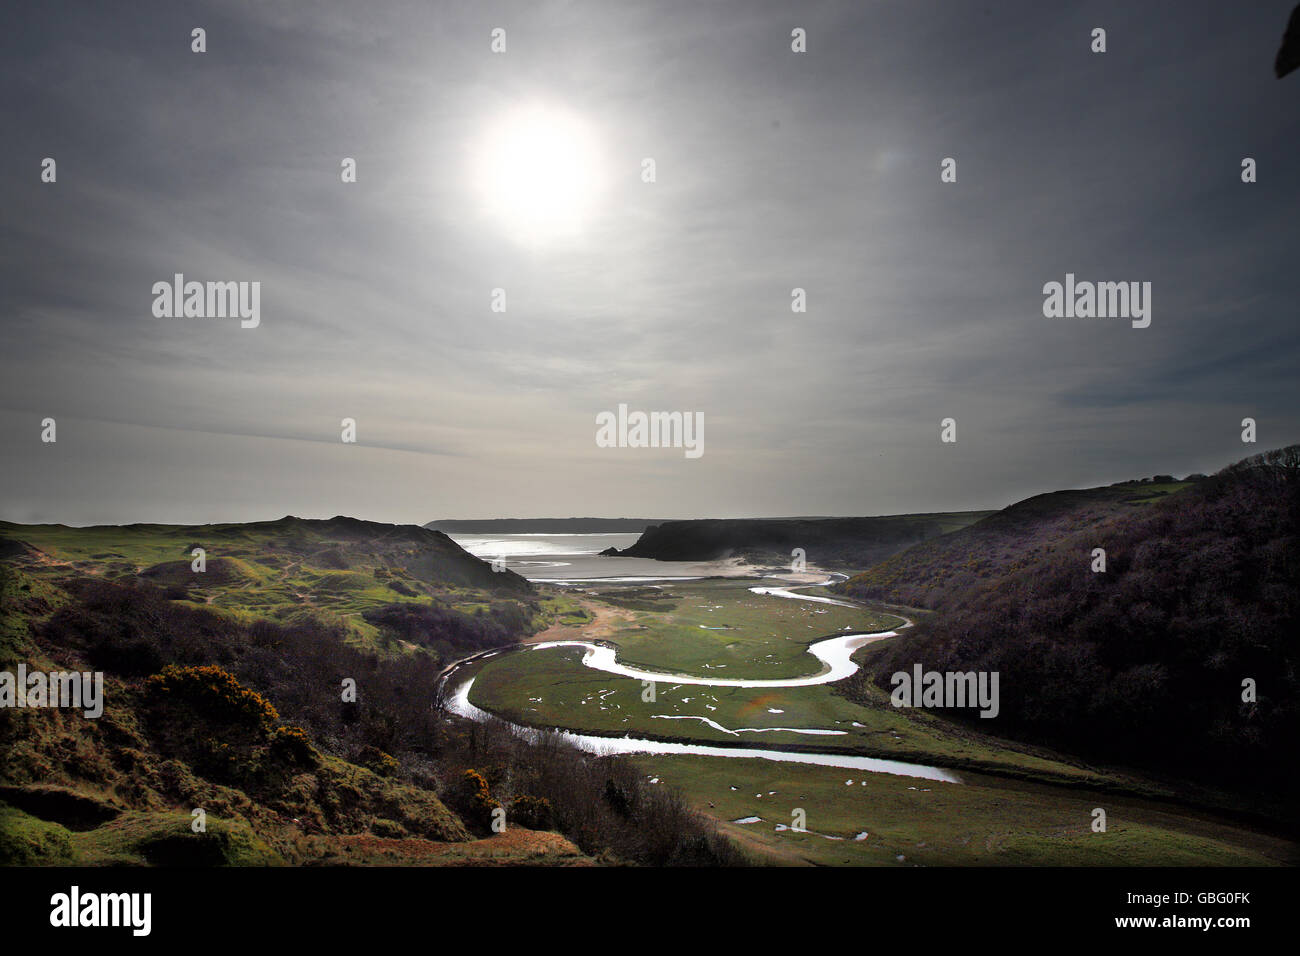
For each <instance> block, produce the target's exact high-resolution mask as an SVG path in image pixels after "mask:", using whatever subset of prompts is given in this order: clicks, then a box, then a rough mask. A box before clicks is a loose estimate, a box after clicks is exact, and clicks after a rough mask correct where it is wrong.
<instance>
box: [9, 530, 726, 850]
mask: <svg viewBox="0 0 1300 956" xmlns="http://www.w3.org/2000/svg"><path fill="white" fill-rule="evenodd" d="M193 547H204V548H205V550H206V551H207V567H206V570H204V571H201V572H200V571H195V570H193V569H192V567H191V564H190V559H189V558H188V557H187V558H186V559H185V560H178V559H176V557H175V556H176V555H177V554H184V555H187V556H188V554H189V552H190V551H191V550H192V549H193ZM398 585H400V586H398ZM0 611H2V612H3V613H0V657H2V658H3V660H0V666H3V667H6V668H10V667H13V666H14V665H15V664H16V663H17V662H19V661H22V662H25V663H26V664H27V665H28V667H29V668H38V669H47V670H48V669H76V670H98V671H103V672H104V674H105V710H104V714H103V716H102V717H101V718H99V719H97V720H87V719H85V718H84V717H82V716H81V715H80V714H79V713H73V712H70V711H64V710H58V709H23V710H17V709H10V708H6V709H4V710H2V711H0V749H3V750H4V752H5V754H6V760H5V762H4V764H3V765H2V766H0V847H3V851H2V852H3V854H4V860H5V861H6V862H22V863H60V862H62V863H69V862H78V863H102V864H121V863H127V864H164V865H165V864H186V865H213V864H231V865H243V864H274V863H281V862H288V863H328V864H343V863H360V864H369V863H438V864H457V863H470V864H478V863H509V862H528V863H533V864H539V863H548V864H549V863H554V864H562V865H568V864H572V863H575V862H584V861H588V860H589V859H590V858H591V857H598V858H600V859H602V860H608V861H611V862H633V863H636V862H659V863H665V862H670V861H677V862H694V863H700V862H711V863H725V862H732V861H734V860H735V859H736V857H735V854H734V851H732V850H731V849H730V847H729V845H728V844H726V842H725V841H723V840H721V839H719V838H716V837H714V836H713V835H712V832H713V827H712V824H711V823H708V822H706V821H704V820H703V818H700V817H698V816H697V815H696V814H694V813H693V812H691V811H689V810H686V809H684V808H683V806H682V805H681V804H680V803H678V804H674V803H672V802H671V801H669V802H668V803H657V802H655V801H654V800H650V799H646V798H643V797H642V795H641V794H640V793H639V792H638V791H637V789H636V787H635V786H633V787H632V788H631V790H630V792H631V793H632V794H633V802H634V804H635V807H636V814H635V815H634V816H632V817H623V816H620V815H619V814H617V813H615V812H614V811H613V810H612V809H610V808H609V807H607V806H605V805H604V804H603V798H602V794H603V785H604V782H605V780H606V779H611V778H617V777H619V776H620V774H623V773H624V771H621V770H619V768H618V766H617V764H618V761H610V760H597V759H596V758H592V757H589V756H588V755H585V754H581V753H579V752H577V751H574V750H573V749H572V748H570V747H568V746H564V745H561V744H559V743H553V744H552V745H549V746H545V747H536V748H534V747H530V746H528V745H527V744H526V743H524V742H523V741H520V740H518V739H516V738H514V737H512V736H511V735H509V734H507V733H504V732H502V731H501V730H499V729H497V728H481V727H478V726H477V725H473V724H467V722H464V721H461V720H460V719H459V718H449V717H448V716H446V715H445V714H443V713H441V712H440V711H439V710H438V709H437V707H436V706H435V705H436V700H437V693H438V678H439V674H440V672H441V671H442V669H443V667H444V666H445V665H446V664H447V663H448V662H449V661H451V660H454V659H457V658H459V657H462V656H466V655H467V654H470V653H472V652H474V651H476V650H479V649H482V648H483V647H488V646H497V645H501V644H509V643H513V642H515V641H518V640H519V639H521V638H522V637H525V636H527V635H528V634H530V633H532V632H533V631H535V630H536V629H537V628H538V627H539V626H545V625H548V624H550V623H552V622H553V621H554V620H555V619H556V618H557V617H561V616H571V615H572V612H573V608H572V607H571V606H569V604H568V603H567V602H564V601H557V600H555V599H549V598H548V599H545V600H542V599H539V598H538V596H537V595H536V594H535V592H534V591H533V589H532V588H531V586H529V585H528V584H527V582H525V581H523V579H521V578H518V577H517V576H515V575H513V574H511V573H509V572H492V571H491V570H489V569H488V568H487V566H486V565H485V564H483V562H480V561H478V560H477V559H475V558H473V557H471V556H469V555H467V554H465V553H464V552H463V551H461V550H460V549H459V548H458V547H457V546H456V545H455V544H454V543H453V542H451V541H450V539H447V538H446V537H445V536H444V535H441V534H438V533H436V532H430V531H425V530H422V529H416V528H403V527H394V526H384V525H369V524H367V523H365V522H356V521H352V520H351V519H334V520H333V521H330V522H307V521H299V520H297V519H284V520H282V521H279V522H263V523H260V524H256V525H217V526H205V527H202V528H173V527H166V526H141V525H136V526H132V527H130V528H123V529H106V528H90V529H72V528H64V527H60V526H18V525H11V524H3V525H0ZM349 688H351V691H349ZM477 766H482V767H483V768H484V770H483V775H484V776H483V780H484V781H490V787H491V792H490V794H489V796H488V797H487V798H486V801H488V802H485V803H484V806H489V805H495V804H493V803H491V802H492V801H498V800H499V801H500V805H505V806H509V807H511V808H512V809H514V810H517V818H516V819H514V820H512V825H514V824H517V825H518V827H519V828H526V827H528V825H529V823H532V824H533V825H535V826H537V827H540V828H546V827H550V826H554V827H555V828H557V829H558V830H559V831H560V833H558V834H538V835H537V836H536V838H527V839H525V838H523V837H521V836H518V835H509V834H492V833H491V832H490V831H488V830H486V829H485V828H484V827H485V825H486V824H487V823H488V822H490V821H486V820H484V819H483V818H482V816H481V814H478V813H475V814H466V817H465V819H462V818H461V817H460V816H458V815H457V813H456V812H454V811H453V809H451V808H450V807H460V806H461V805H460V791H459V789H458V782H459V780H460V779H461V778H462V777H463V774H464V771H465V770H467V769H470V768H471V767H477ZM634 776H635V775H634ZM596 778H599V780H598V781H597V780H596ZM584 788H588V789H589V792H586V791H584ZM478 809H479V810H481V809H483V807H479V808H478ZM196 810H201V811H202V812H203V814H204V816H205V821H206V823H205V827H204V828H201V829H198V830H195V829H193V828H192V826H191V824H192V823H193V821H194V820H195V819H196V818H195V817H194V816H193V812H194V811H196ZM661 826H671V827H674V828H675V829H671V830H669V831H667V834H666V835H663V836H661V837H660V838H656V839H648V838H645V837H643V836H641V835H639V834H635V833H628V832H627V831H629V830H630V829H631V828H635V827H648V828H650V829H656V828H660V827H661ZM524 832H526V830H525V831H524ZM562 834H563V835H562ZM476 836H477V837H479V839H475V837H476ZM579 846H581V848H582V849H579Z"/></svg>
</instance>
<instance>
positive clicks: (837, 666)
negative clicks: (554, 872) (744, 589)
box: [446, 579, 961, 783]
mask: <svg viewBox="0 0 1300 956" xmlns="http://www.w3.org/2000/svg"><path fill="white" fill-rule="evenodd" d="M831 580H833V579H829V580H827V581H826V582H825V583H827V584H829V583H831ZM750 590H751V591H754V592H755V593H758V594H767V595H770V596H772V597H780V598H786V599H790V600H804V601H818V602H827V601H829V602H831V603H836V604H842V603H845V602H840V601H833V600H832V599H830V598H821V597H816V596H813V595H804V594H796V593H794V590H793V589H787V588H760V587H755V588H751V589H750ZM850 606H851V605H850ZM909 626H911V622H910V621H909V622H908V623H907V624H905V625H904V627H909ZM899 630H902V628H899ZM897 633H898V631H883V632H881V631H878V632H873V633H864V634H843V635H838V636H836V637H829V638H826V639H825V640H821V641H817V642H815V643H813V644H811V645H809V647H808V651H809V653H811V654H812V655H813V656H814V657H815V658H817V660H819V661H821V663H822V668H821V670H820V671H818V672H817V673H816V674H811V675H808V676H805V677H793V678H785V679H780V680H747V679H743V678H731V679H728V678H717V677H696V676H692V675H683V674H670V673H664V672H658V671H649V670H643V669H641V668H637V667H630V666H628V665H626V664H620V663H619V662H618V660H617V652H616V649H615V648H613V647H609V646H607V645H602V644H593V643H591V642H589V641H550V642H546V643H542V644H533V645H528V646H526V647H520V648H517V649H513V650H509V651H503V652H502V653H508V654H526V653H536V652H538V651H544V650H547V649H548V648H556V647H581V648H584V649H585V653H584V654H583V658H582V663H583V664H584V665H585V666H587V667H591V668H594V669H596V670H601V671H605V672H606V673H609V674H615V675H618V676H620V677H629V678H634V679H638V680H651V681H659V682H666V683H674V684H694V685H702V686H711V687H766V688H772V687H809V686H812V685H815V684H828V683H832V682H834V681H839V680H843V679H844V678H846V677H848V676H850V675H851V674H853V673H855V672H856V671H857V669H858V665H857V664H855V663H854V662H853V660H852V657H853V653H854V651H856V650H857V649H858V648H860V647H863V646H865V645H867V644H870V643H873V642H875V641H880V640H884V639H886V638H889V637H894V636H895V635H896V634H897ZM489 656H491V655H489ZM446 679H447V680H455V671H454V670H453V671H451V672H450V673H449V674H448V675H447V677H446ZM473 686H474V678H473V677H470V678H468V679H465V680H461V681H459V682H458V683H456V685H455V689H454V690H453V691H452V693H451V694H450V695H449V697H448V701H447V709H448V710H450V711H451V712H452V713H454V714H457V715H459V716H461V717H465V718H468V719H470V720H475V721H490V720H495V721H500V722H501V723H503V724H505V725H506V726H508V727H509V728H510V729H511V730H512V731H513V732H514V733H515V734H517V735H519V736H521V737H524V738H526V739H535V738H536V737H537V736H538V735H540V734H542V733H544V732H545V731H543V730H540V729H538V728H535V727H525V726H523V725H521V724H515V723H511V722H510V721H507V720H504V719H502V718H500V717H497V716H496V715H495V714H491V713H489V712H487V711H485V710H483V709H482V708H480V707H477V706H475V705H474V704H472V703H471V702H470V699H469V693H470V689H471V688H472V687H473ZM554 732H555V733H558V734H559V735H560V736H561V737H562V738H564V739H565V740H566V741H568V742H569V743H571V744H573V745H574V746H576V747H578V748H580V749H582V750H585V751H587V752H589V753H595V754H696V755H698V756H702V757H733V758H748V759H761V760H774V761H779V762H782V763H802V764H817V765H819V766H824V767H844V768H846V769H852V770H861V771H865V772H867V773H888V774H897V775H899V776H905V777H920V778H922V779H925V780H934V781H938V782H940V783H960V782H961V780H960V778H958V776H957V775H956V774H955V773H953V772H952V771H950V770H944V769H942V768H940V767H930V766H925V765H923V764H911V763H905V762H903V761H899V760H883V759H878V758H875V757H861V756H856V755H853V754H826V753H810V752H802V751H787V750H765V749H760V748H755V747H737V746H727V745H725V744H718V745H714V744H688V743H676V742H671V741H663V740H651V739H649V738H645V737H632V736H625V737H605V736H598V735H594V734H577V733H573V732H572V731H568V730H563V729H560V728H556V729H555V730H554Z"/></svg>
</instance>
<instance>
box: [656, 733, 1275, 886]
mask: <svg viewBox="0 0 1300 956" xmlns="http://www.w3.org/2000/svg"><path fill="white" fill-rule="evenodd" d="M634 759H635V761H636V763H637V765H638V766H639V767H641V768H642V770H643V771H644V772H645V773H646V774H647V775H649V776H652V777H657V778H658V779H659V781H660V784H661V785H663V786H671V787H676V788H678V789H679V790H681V791H682V792H683V794H685V795H686V797H687V799H688V801H689V802H690V803H691V804H692V805H693V806H695V807H696V808H697V809H699V810H701V811H703V812H705V813H707V814H709V815H711V816H714V817H716V818H718V819H719V820H722V821H734V820H739V819H743V818H745V817H750V816H759V817H762V822H759V823H752V824H737V823H732V822H724V823H723V824H722V826H721V830H722V832H723V833H725V834H727V835H728V836H731V837H733V838H735V839H736V840H737V841H738V842H739V843H740V844H741V845H742V846H743V847H745V848H746V849H747V850H749V851H751V852H752V853H754V854H755V855H756V856H758V857H759V858H760V859H765V860H767V861H768V862H772V863H780V864H790V865H798V864H818V865H867V866H873V865H874V866H912V865H921V866H966V865H972V866H993V865H1000V866H1257V865H1270V864H1272V865H1278V864H1282V863H1287V862H1294V861H1295V859H1296V847H1295V845H1294V844H1292V843H1289V842H1287V841H1285V840H1281V839H1276V838H1272V837H1268V836H1261V835H1259V834H1256V833H1253V832H1251V831H1249V830H1245V829H1242V828H1238V827H1234V826H1231V825H1228V824H1224V823H1220V822H1215V821H1211V820H1207V819H1202V818H1200V817H1197V816H1192V815H1189V814H1186V813H1184V812H1176V813H1175V812H1170V811H1168V810H1166V809H1162V808H1160V807H1158V806H1155V805H1152V804H1148V803H1145V802H1143V801H1140V800H1133V799H1118V798H1114V797H1110V796H1099V795H1096V794H1089V793H1086V792H1078V791H1071V790H1068V789H1065V788H1061V787H1047V786H1038V785H1033V784H1026V783H1020V782H1008V781H1004V780H997V779H994V778H987V777H979V776H971V777H969V778H968V779H969V780H970V782H968V783H963V784H943V783H935V782H932V781H928V780H923V779H920V778H912V777H901V776H895V775H891V774H866V775H865V776H863V775H862V774H861V773H860V772H858V771H852V770H842V769H837V768H832V767H816V766H808V765H799V764H783V763H775V762H773V761H768V760H761V759H733V758H724V757H683V756H673V757H649V756H645V757H636V758H634ZM849 780H852V784H851V785H849V784H848V783H847V781H849ZM733 788H734V789H733ZM1096 807H1101V808H1103V809H1105V810H1106V813H1107V829H1106V832H1104V833H1094V832H1092V829H1091V825H1092V820H1093V816H1092V811H1093V809H1094V808H1096ZM795 808H802V809H803V810H804V812H805V815H806V827H807V830H808V831H809V832H806V833H795V832H792V831H790V830H786V831H777V830H776V825H777V824H784V825H786V826H790V825H791V824H792V823H793V822H794V818H793V816H792V813H793V811H794V810H795ZM864 831H865V832H866V833H867V834H868V836H867V837H866V838H865V839H864V840H855V839H854V837H855V836H857V835H858V834H859V833H862V832H864ZM828 837H840V838H842V839H828ZM900 855H901V856H902V857H903V860H902V861H901V862H900V861H899V860H898V857H899V856H900Z"/></svg>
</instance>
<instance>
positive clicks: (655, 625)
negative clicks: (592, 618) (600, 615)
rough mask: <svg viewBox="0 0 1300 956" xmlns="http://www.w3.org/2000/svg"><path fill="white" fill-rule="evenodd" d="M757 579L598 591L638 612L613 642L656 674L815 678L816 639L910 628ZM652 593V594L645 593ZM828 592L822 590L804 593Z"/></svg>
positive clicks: (623, 656)
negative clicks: (781, 592) (760, 585)
mask: <svg viewBox="0 0 1300 956" xmlns="http://www.w3.org/2000/svg"><path fill="white" fill-rule="evenodd" d="M753 584H754V581H752V580H750V579H744V580H736V579H731V580H712V581H698V582H689V583H682V584H673V585H670V586H668V587H667V588H666V589H665V590H664V591H662V592H660V593H661V594H662V596H661V597H658V598H650V597H648V596H646V595H643V594H639V593H636V592H635V591H634V594H635V597H634V598H633V599H631V600H628V599H623V598H621V597H620V595H621V594H622V593H623V591H625V590H626V589H609V588H597V589H592V590H591V592H590V593H592V594H595V595H597V596H599V597H600V598H601V599H602V600H605V601H606V602H607V603H611V604H614V605H615V606H617V607H621V608H623V609H625V610H626V609H627V608H628V605H629V604H633V605H641V604H645V605H649V606H651V607H656V608H657V609H656V610H642V609H639V608H636V609H633V610H632V611H631V619H630V620H628V621H624V622H622V623H620V624H619V625H617V626H616V628H615V630H614V632H613V633H612V634H610V635H609V636H608V637H607V638H605V640H607V641H608V642H609V643H612V644H616V645H618V648H619V654H618V657H619V660H620V661H621V662H623V663H626V664H630V665H634V666H638V667H643V668H646V669H648V670H658V671H669V672H673V673H679V674H693V675H696V676H716V677H737V678H761V679H773V680H774V679H778V678H784V677H801V676H804V675H807V674H815V673H817V672H818V670H819V669H820V667H821V664H820V662H819V661H818V660H817V659H816V658H815V657H813V656H812V655H810V654H808V652H807V646H808V645H809V644H811V643H812V642H813V641H817V640H820V639H822V638H824V637H828V636H832V635H835V634H839V633H844V632H846V631H853V632H863V631H882V630H888V629H889V628H891V627H895V626H897V625H899V624H901V623H902V621H901V619H900V618H898V617H897V616H895V615H892V614H884V613H880V612H876V611H868V610H866V609H864V608H846V607H838V606H836V605H831V604H815V603H812V602H807V601H792V600H790V599H788V598H780V597H773V596H771V595H762V594H751V593H750V591H749V587H750V586H752V585H753ZM637 590H645V589H637ZM800 593H804V594H813V595H816V594H825V593H826V592H825V591H824V590H823V589H820V588H811V589H808V590H806V591H801V592H800Z"/></svg>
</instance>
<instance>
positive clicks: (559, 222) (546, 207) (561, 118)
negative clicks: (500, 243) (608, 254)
mask: <svg viewBox="0 0 1300 956" xmlns="http://www.w3.org/2000/svg"><path fill="white" fill-rule="evenodd" d="M470 162H471V177H472V178H473V180H474V184H475V187H476V191H477V193H478V195H479V198H480V199H481V201H482V202H483V205H484V207H485V209H486V211H487V212H488V213H489V215H490V216H491V217H492V218H493V219H495V220H496V221H497V222H498V224H499V225H500V226H501V227H502V228H503V229H505V231H506V232H508V233H509V234H511V235H512V236H513V237H514V238H516V239H519V240H521V241H524V242H530V243H538V242H544V241H547V240H553V239H560V238H571V237H575V236H578V235H580V234H581V233H582V232H583V230H584V227H585V226H586V225H587V224H588V223H589V222H590V220H591V217H592V214H593V213H594V212H595V210H596V206H597V202H598V199H599V196H600V193H601V191H602V189H603V187H604V181H605V171H604V162H603V158H602V156H601V149H600V143H599V142H598V139H597V137H596V135H595V133H594V131H593V129H592V127H591V125H590V124H589V123H587V122H585V121H584V120H583V119H582V118H581V117H580V116H578V115H577V114H576V113H574V112H572V111H570V110H567V109H564V108H562V107H557V106H552V105H541V104H529V105H526V106H520V107H517V108H515V109H514V110H512V111H510V112H509V113H506V114H505V115H503V116H501V117H500V118H499V119H498V120H497V121H496V122H495V123H493V124H492V125H491V126H490V127H489V128H488V129H487V130H486V132H485V133H484V135H483V136H482V138H481V139H480V141H479V142H478V144H477V145H476V148H475V149H474V150H473V151H472V155H471V160H470Z"/></svg>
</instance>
